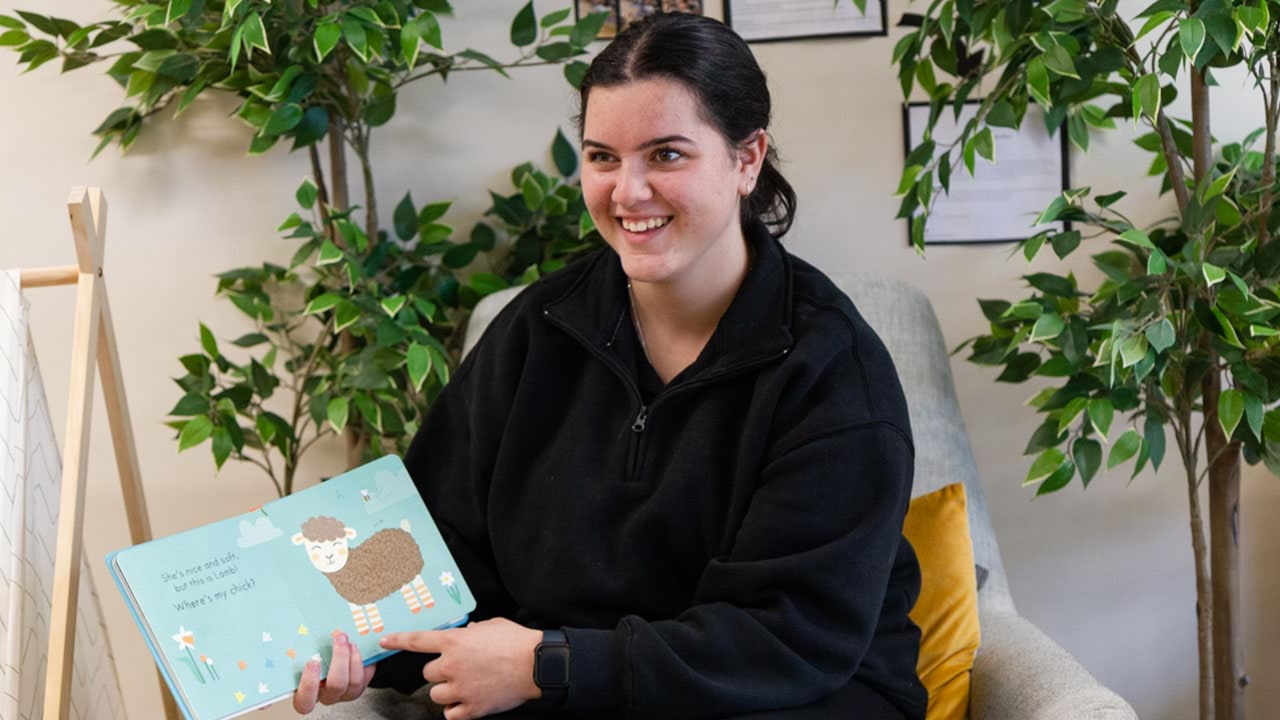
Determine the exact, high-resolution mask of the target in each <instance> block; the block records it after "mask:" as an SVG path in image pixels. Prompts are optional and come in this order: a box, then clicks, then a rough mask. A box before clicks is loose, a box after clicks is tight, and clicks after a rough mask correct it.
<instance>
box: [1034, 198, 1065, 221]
mask: <svg viewBox="0 0 1280 720" xmlns="http://www.w3.org/2000/svg"><path fill="white" fill-rule="evenodd" d="M1069 207H1071V205H1070V203H1068V202H1067V199H1066V198H1064V197H1062V196H1061V195H1059V196H1057V197H1055V198H1054V199H1053V200H1050V201H1049V204H1048V205H1047V206H1045V209H1044V210H1042V211H1040V215H1039V217H1037V218H1036V219H1035V221H1033V222H1032V223H1031V226H1032V227H1035V226H1037V225H1043V224H1045V223H1051V222H1053V221H1054V220H1057V219H1058V216H1059V215H1061V214H1062V213H1063V212H1065V211H1066V209H1067V208H1069Z"/></svg>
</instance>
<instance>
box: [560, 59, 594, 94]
mask: <svg viewBox="0 0 1280 720" xmlns="http://www.w3.org/2000/svg"><path fill="white" fill-rule="evenodd" d="M588 67H590V66H589V65H587V64H586V63H584V62H582V61H580V60H574V61H573V62H571V63H569V64H567V65H565V66H564V79H565V80H568V81H569V84H570V85H572V86H573V87H574V88H579V87H582V78H583V77H585V76H586V74H587V68H588Z"/></svg>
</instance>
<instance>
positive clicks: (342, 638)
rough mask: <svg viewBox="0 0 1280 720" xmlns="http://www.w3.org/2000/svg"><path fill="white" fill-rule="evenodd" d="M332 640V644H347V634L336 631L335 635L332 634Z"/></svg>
mask: <svg viewBox="0 0 1280 720" xmlns="http://www.w3.org/2000/svg"><path fill="white" fill-rule="evenodd" d="M333 642H334V644H336V645H346V644H347V634H346V633H341V632H340V633H338V634H337V635H335V636H334V638H333Z"/></svg>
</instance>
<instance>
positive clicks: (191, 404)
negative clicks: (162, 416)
mask: <svg viewBox="0 0 1280 720" xmlns="http://www.w3.org/2000/svg"><path fill="white" fill-rule="evenodd" d="M207 412H209V399H208V398H206V397H204V396H202V395H196V394H194V393H188V394H186V395H183V396H182V399H181V400H179V401H178V404H177V405H174V406H173V409H172V410H170V411H169V414H170V415H173V416H176V417H184V416H188V415H204V414H205V413H207Z"/></svg>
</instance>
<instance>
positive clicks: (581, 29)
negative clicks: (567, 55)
mask: <svg viewBox="0 0 1280 720" xmlns="http://www.w3.org/2000/svg"><path fill="white" fill-rule="evenodd" d="M608 19H609V13H607V12H603V13H596V12H593V13H587V14H586V15H585V16H584V17H582V18H580V19H579V20H578V22H577V23H575V24H574V26H573V32H572V33H570V34H569V42H571V43H573V44H574V46H575V47H581V48H585V47H586V46H588V45H590V44H591V43H592V42H594V41H595V39H596V37H598V36H599V35H600V30H601V29H603V28H604V24H605V22H606V21H607V20H608ZM575 87H576V84H575Z"/></svg>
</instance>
